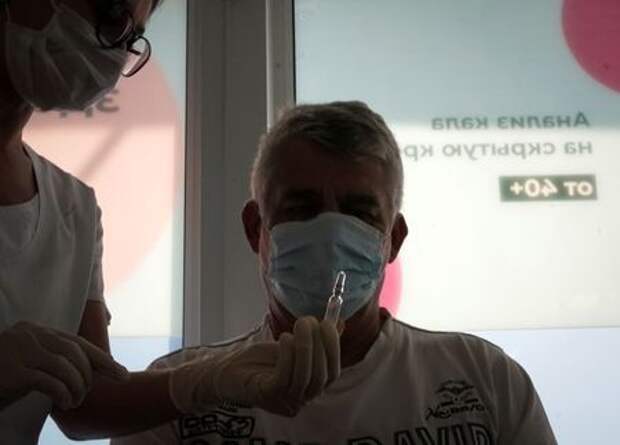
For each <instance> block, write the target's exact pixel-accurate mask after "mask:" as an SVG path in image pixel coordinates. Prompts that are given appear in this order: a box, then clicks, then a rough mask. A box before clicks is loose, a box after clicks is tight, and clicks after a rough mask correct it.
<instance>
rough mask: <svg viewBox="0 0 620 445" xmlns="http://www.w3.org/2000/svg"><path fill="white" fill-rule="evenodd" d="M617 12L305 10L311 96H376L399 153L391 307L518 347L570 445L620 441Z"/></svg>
mask: <svg viewBox="0 0 620 445" xmlns="http://www.w3.org/2000/svg"><path fill="white" fill-rule="evenodd" d="M619 19H620V2H617V1H611V0H564V1H562V0H549V1H539V0H526V1H520V2H514V1H507V0H501V1H488V0H473V1H466V2H464V1H460V0H434V1H423V0H390V1H380V2H379V1H371V0H357V1H353V0H341V1H329V0H296V1H295V40H296V80H297V83H296V86H297V102H298V103H304V102H325V101H332V100H354V99H355V100H363V101H365V102H366V103H368V104H369V106H370V107H371V108H373V109H374V110H375V111H377V112H379V113H380V114H382V115H383V116H384V118H385V119H386V121H387V123H388V125H389V126H390V127H391V129H392V130H393V131H394V134H395V136H396V139H397V141H398V143H399V146H400V150H401V155H402V159H403V163H404V168H405V189H404V203H403V208H402V212H403V214H404V215H405V218H406V219H407V221H408V224H409V229H410V231H409V237H408V239H407V240H406V241H405V245H404V247H403V249H402V250H401V254H400V256H399V260H398V261H397V262H396V263H395V264H393V265H392V266H391V267H390V269H389V270H388V275H387V279H386V286H385V288H384V291H383V295H382V299H383V304H384V306H386V307H388V308H389V309H390V310H391V312H392V313H393V314H394V315H395V316H396V317H398V318H400V319H401V320H404V321H405V322H408V323H411V324H414V325H416V326H420V327H423V328H430V329H439V330H461V331H469V332H474V333H476V334H479V335H482V336H484V337H486V338H488V339H489V340H491V341H493V342H495V343H497V344H498V345H500V346H501V347H502V348H504V350H506V352H508V353H509V354H510V355H512V356H513V357H514V358H516V359H517V360H518V361H519V362H520V363H521V364H523V365H524V366H525V368H526V369H527V370H528V372H529V373H530V375H531V376H532V379H533V381H534V383H535V384H536V386H537V388H538V391H539V393H540V395H541V398H542V399H543V402H544V404H545V407H546V409H547V413H548V414H549V417H550V420H551V422H552V425H553V427H554V430H555V432H556V435H557V437H558V442H559V443H561V444H575V445H576V444H581V443H588V444H607V443H611V442H614V443H615V442H616V438H615V433H614V431H615V428H616V427H615V425H616V423H617V420H618V414H617V412H618V410H617V407H616V405H617V399H618V397H620V387H619V385H618V383H617V375H618V373H620V362H619V361H618V359H617V358H616V357H615V356H613V357H611V356H610V355H609V353H610V351H617V350H618V349H619V348H620V328H618V326H620V302H619V301H620V300H619V297H620V274H619V272H620V253H619V252H620V199H619V196H618V193H619V192H620V174H619V172H620V26H618V23H620V21H619ZM594 413H595V414H594ZM610 437H614V438H613V439H610Z"/></svg>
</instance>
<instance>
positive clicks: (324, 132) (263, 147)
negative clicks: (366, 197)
mask: <svg viewBox="0 0 620 445" xmlns="http://www.w3.org/2000/svg"><path fill="white" fill-rule="evenodd" d="M294 138H299V139H303V140H306V141H310V142H314V143H315V144H317V145H318V146H320V147H321V148H322V149H324V150H325V151H326V152H328V153H331V154H334V155H335V156H341V157H350V158H352V159H354V160H358V159H359V158H372V159H375V160H377V161H379V162H381V163H382V164H383V166H384V168H385V169H386V171H387V173H388V177H389V178H390V179H391V183H392V186H393V188H394V189H393V195H392V197H393V206H394V211H395V212H396V211H398V210H400V207H401V205H402V200H403V164H402V161H401V158H400V150H399V148H398V144H397V143H396V140H395V139H394V135H393V134H392V132H391V131H390V129H389V128H388V126H387V125H386V123H385V121H384V120H383V118H382V117H381V116H380V115H379V114H377V113H375V112H374V111H372V110H371V109H370V108H369V107H368V106H367V105H366V104H365V103H363V102H357V101H355V102H331V103H326V104H306V105H298V106H295V107H293V108H291V109H289V110H287V111H285V112H284V113H283V114H282V116H280V118H279V119H278V121H277V122H276V124H275V125H274V126H273V127H272V128H271V129H270V130H269V131H268V132H267V133H266V134H265V135H263V136H262V137H261V139H260V143H259V145H258V152H257V154H256V158H255V159H254V165H253V167H252V174H251V192H252V198H253V199H255V200H258V201H259V202H260V200H259V198H260V196H261V193H263V192H264V190H262V189H261V188H262V187H264V184H265V183H266V181H267V180H268V178H269V177H270V176H271V174H272V170H273V167H274V165H276V163H275V162H274V161H275V157H276V152H277V149H278V148H280V147H282V146H283V145H284V144H285V143H287V142H289V141H290V140H291V139H294Z"/></svg>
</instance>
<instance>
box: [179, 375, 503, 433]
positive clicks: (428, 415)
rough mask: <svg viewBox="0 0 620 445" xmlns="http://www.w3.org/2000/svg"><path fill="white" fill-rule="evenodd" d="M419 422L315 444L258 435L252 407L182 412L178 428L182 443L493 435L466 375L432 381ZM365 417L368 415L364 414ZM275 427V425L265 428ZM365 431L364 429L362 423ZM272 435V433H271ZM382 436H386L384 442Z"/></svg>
mask: <svg viewBox="0 0 620 445" xmlns="http://www.w3.org/2000/svg"><path fill="white" fill-rule="evenodd" d="M423 409H426V412H425V413H420V414H422V415H424V417H423V418H424V421H422V422H419V423H418V422H415V421H414V420H413V419H415V418H417V417H418V413H412V421H411V424H410V425H407V424H403V427H402V428H401V429H396V430H394V431H378V432H377V435H376V436H375V435H371V436H369V435H359V434H358V435H356V434H355V431H351V437H348V438H346V439H342V440H340V441H339V442H333V443H332V442H330V443H327V442H325V443H319V442H313V441H312V440H308V439H305V440H304V438H303V437H299V438H295V440H293V441H291V440H289V439H288V438H286V437H281V438H279V437H269V438H265V437H263V434H262V433H261V432H260V429H259V428H258V425H257V421H256V417H255V415H254V413H253V412H252V410H243V411H241V412H239V411H238V410H236V409H234V408H231V407H219V408H218V409H215V410H213V411H210V412H208V413H205V414H203V415H200V416H184V417H182V418H181V419H179V422H178V428H179V436H180V438H181V443H182V444H183V445H216V444H217V445H224V444H225V445H493V444H495V439H494V438H493V435H492V434H491V430H490V429H489V427H488V426H487V425H485V424H484V423H485V422H486V421H487V420H488V410H487V408H486V406H485V405H484V404H483V403H482V401H481V399H480V397H479V394H478V390H477V389H476V388H475V387H474V386H473V385H471V384H470V383H468V382H467V381H465V380H459V379H454V380H446V381H444V382H442V383H441V384H439V385H438V386H437V389H436V391H435V393H434V397H433V399H431V400H430V401H429V402H428V403H427V404H426V408H424V405H422V406H421V410H423ZM369 418H370V417H369ZM270 429H272V430H273V429H274V428H270ZM365 429H366V430H368V428H365ZM274 436H275V433H274ZM386 437H387V438H389V439H388V440H387V441H386Z"/></svg>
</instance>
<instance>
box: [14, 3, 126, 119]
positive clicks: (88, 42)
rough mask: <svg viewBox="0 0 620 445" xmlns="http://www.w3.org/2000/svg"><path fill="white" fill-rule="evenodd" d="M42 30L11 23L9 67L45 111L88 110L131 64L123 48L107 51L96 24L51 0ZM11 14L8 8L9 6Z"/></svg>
mask: <svg viewBox="0 0 620 445" xmlns="http://www.w3.org/2000/svg"><path fill="white" fill-rule="evenodd" d="M52 5H53V7H54V14H53V16H52V18H51V19H50V21H49V23H48V24H47V25H46V26H45V28H44V29H42V30H34V29H30V28H26V27H23V26H20V25H17V24H15V23H13V22H12V21H11V19H10V16H9V18H8V20H7V23H6V39H5V40H6V47H5V53H6V63H7V70H8V72H9V75H10V77H11V81H12V83H13V87H14V88H15V90H16V91H17V93H18V94H19V95H20V96H21V97H22V98H23V99H24V100H26V101H27V102H29V103H30V104H31V105H32V106H34V107H35V108H39V109H41V110H44V111H45V110H51V109H61V110H83V109H85V108H87V107H89V106H90V105H92V104H93V103H95V102H96V101H98V100H99V99H101V98H102V97H103V96H104V95H105V94H107V93H108V92H109V91H110V90H112V88H114V86H115V85H116V82H117V81H118V79H119V77H120V74H121V72H122V70H123V67H124V66H125V63H126V62H127V52H126V51H125V50H124V49H122V48H114V49H103V48H101V45H100V44H99V41H98V40H97V37H96V34H95V29H94V26H93V25H91V24H90V23H89V22H88V21H87V20H86V19H84V18H83V17H82V16H80V15H79V14H78V13H77V12H75V11H73V10H72V9H70V8H69V7H67V6H66V5H64V4H60V5H59V4H58V3H57V0H52ZM6 9H7V14H8V6H7V7H6Z"/></svg>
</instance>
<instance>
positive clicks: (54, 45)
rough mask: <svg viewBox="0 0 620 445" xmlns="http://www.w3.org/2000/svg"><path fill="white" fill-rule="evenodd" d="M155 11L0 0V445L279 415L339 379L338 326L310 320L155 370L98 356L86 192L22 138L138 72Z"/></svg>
mask: <svg viewBox="0 0 620 445" xmlns="http://www.w3.org/2000/svg"><path fill="white" fill-rule="evenodd" d="M158 3H160V0H0V441H1V442H2V443H10V444H34V443H37V441H38V437H39V434H40V431H41V428H42V426H43V423H44V421H45V419H46V417H47V415H48V414H50V413H51V414H52V416H53V417H54V419H55V420H56V422H57V424H58V425H59V426H60V428H61V429H62V430H63V431H64V432H65V434H67V435H68V436H69V437H71V438H78V439H86V438H96V437H110V436H115V435H119V434H126V433H128V432H135V431H140V430H143V429H145V428H150V427H153V426H155V425H158V424H160V423H162V422H164V421H167V420H170V419H173V418H176V417H177V416H179V415H180V414H181V413H185V412H188V413H189V412H195V411H198V410H200V408H201V407H203V406H205V404H207V405H210V404H212V403H214V402H218V403H220V402H223V401H225V400H233V401H236V402H243V403H244V404H246V405H249V406H256V407H260V408H264V409H267V410H270V411H272V412H276V413H280V414H283V415H289V416H290V415H295V414H296V413H297V412H298V411H299V409H300V408H301V406H303V404H304V403H306V402H307V401H308V400H309V399H311V398H312V397H315V395H316V393H318V392H320V391H321V390H322V389H323V388H324V387H325V386H326V385H327V384H329V383H330V382H331V381H333V380H334V379H335V378H336V377H337V376H338V373H339V369H340V365H339V343H338V334H337V332H336V329H335V327H334V325H333V324H332V323H327V322H323V323H320V324H319V323H318V322H316V320H314V319H305V320H300V322H299V324H298V328H297V331H296V332H295V333H294V334H292V335H290V336H288V337H286V338H282V339H280V341H279V342H278V343H275V342H264V343H262V344H257V345H251V346H249V347H248V348H246V349H245V350H242V351H240V352H239V353H236V354H234V355H230V356H226V357H218V358H217V359H216V360H211V359H209V358H208V357H207V358H205V357H203V356H201V358H200V360H197V361H194V362H191V361H190V363H188V364H186V365H184V366H182V367H181V368H178V369H173V370H167V371H162V372H141V373H132V374H129V373H128V372H127V371H126V370H125V369H124V368H123V367H122V366H121V365H119V364H117V363H115V362H114V360H113V359H112V357H111V356H110V355H109V342H108V334H107V323H108V315H107V310H106V306H105V302H104V299H103V277H102V272H101V256H102V245H103V240H102V234H103V230H102V227H101V211H100V209H99V207H98V205H97V202H96V198H95V194H94V191H93V190H92V189H91V188H90V187H88V186H87V185H85V184H84V183H82V182H80V181H79V180H78V179H76V178H75V177H73V176H71V175H70V174H69V173H66V172H64V171H62V170H61V169H60V168H58V167H57V166H55V165H54V164H52V163H51V162H50V161H48V160H47V159H45V158H43V157H42V156H40V155H38V154H37V153H36V148H32V147H29V146H28V145H27V144H26V143H25V142H24V141H23V138H22V131H23V129H24V127H25V126H26V125H27V123H28V121H29V119H30V117H31V116H32V113H33V111H34V109H41V110H51V109H62V110H81V109H84V108H86V107H88V106H90V105H91V104H93V103H94V102H95V101H97V100H98V99H100V98H101V97H102V96H103V95H105V94H106V93H107V92H109V91H110V90H111V89H112V88H113V87H114V85H115V84H116V82H117V81H118V79H119V78H120V77H121V76H123V75H124V76H132V75H135V74H136V73H138V72H139V71H140V69H141V68H142V67H143V66H144V65H145V64H146V63H147V62H148V59H149V57H150V55H151V48H150V44H149V43H148V41H147V40H146V38H144V37H143V36H142V34H143V32H144V27H145V26H146V24H147V21H148V18H149V17H150V15H151V13H152V12H153V10H154V9H155V8H156V7H157V6H158ZM326 370H329V372H326ZM317 376H318V377H317Z"/></svg>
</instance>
